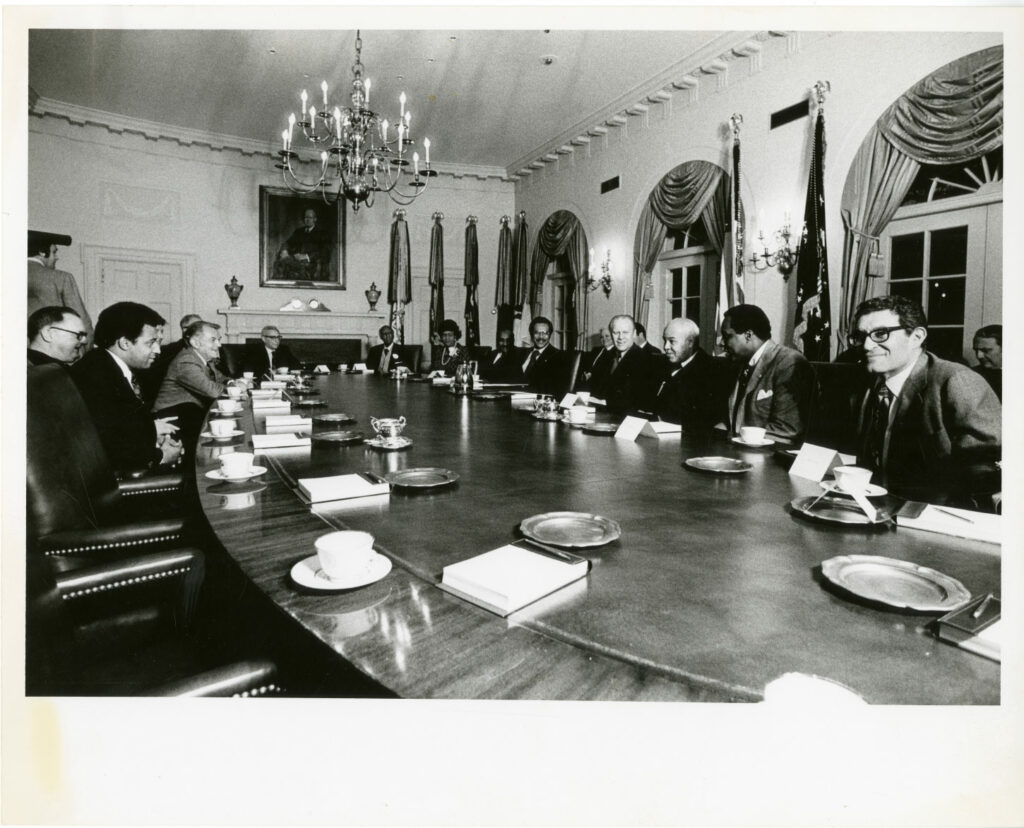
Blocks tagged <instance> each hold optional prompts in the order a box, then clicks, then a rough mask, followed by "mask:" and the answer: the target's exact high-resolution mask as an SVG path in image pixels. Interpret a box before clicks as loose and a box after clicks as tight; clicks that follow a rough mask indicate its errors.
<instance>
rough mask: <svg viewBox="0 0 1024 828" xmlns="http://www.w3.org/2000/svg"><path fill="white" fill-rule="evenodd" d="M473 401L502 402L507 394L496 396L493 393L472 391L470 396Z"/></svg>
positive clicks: (506, 397)
mask: <svg viewBox="0 0 1024 828" xmlns="http://www.w3.org/2000/svg"><path fill="white" fill-rule="evenodd" d="M471 396H472V397H473V399H474V400H504V399H508V394H497V393H495V392H493V391H474V392H473V394H472V395H471Z"/></svg>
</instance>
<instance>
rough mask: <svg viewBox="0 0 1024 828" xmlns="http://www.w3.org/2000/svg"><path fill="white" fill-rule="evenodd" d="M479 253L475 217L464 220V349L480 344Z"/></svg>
mask: <svg viewBox="0 0 1024 828" xmlns="http://www.w3.org/2000/svg"><path fill="white" fill-rule="evenodd" d="M479 259H480V255H479V251H478V249H477V241H476V216H469V217H468V218H467V219H466V256H465V259H464V265H465V276H464V278H463V284H465V286H466V309H465V312H464V313H463V316H464V317H465V319H466V347H472V346H474V345H479V344H480V308H479V306H478V304H477V298H476V289H477V285H479V284H480V266H479Z"/></svg>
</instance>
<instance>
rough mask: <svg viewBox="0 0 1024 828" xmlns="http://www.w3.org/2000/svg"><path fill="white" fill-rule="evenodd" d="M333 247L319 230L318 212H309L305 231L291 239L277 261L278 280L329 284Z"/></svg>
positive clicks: (306, 211) (303, 228)
mask: <svg viewBox="0 0 1024 828" xmlns="http://www.w3.org/2000/svg"><path fill="white" fill-rule="evenodd" d="M329 263H330V243H329V242H328V239H327V236H326V235H325V234H324V232H323V231H322V230H321V229H320V228H319V227H317V217H316V210H314V209H313V208H312V207H308V208H306V210H305V212H304V213H303V214H302V227H299V228H298V229H297V230H296V231H295V232H294V233H292V234H291V235H290V236H289V237H288V241H286V242H285V243H284V246H283V247H282V248H281V251H280V253H278V257H277V270H278V274H277V275H278V278H282V279H295V280H298V281H317V280H327V278H328V276H329V275H330V274H329V273H328V272H327V268H328V265H329Z"/></svg>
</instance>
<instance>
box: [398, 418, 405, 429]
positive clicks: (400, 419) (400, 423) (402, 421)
mask: <svg viewBox="0 0 1024 828" xmlns="http://www.w3.org/2000/svg"><path fill="white" fill-rule="evenodd" d="M398 425H399V427H400V428H405V417H399V418H398Z"/></svg>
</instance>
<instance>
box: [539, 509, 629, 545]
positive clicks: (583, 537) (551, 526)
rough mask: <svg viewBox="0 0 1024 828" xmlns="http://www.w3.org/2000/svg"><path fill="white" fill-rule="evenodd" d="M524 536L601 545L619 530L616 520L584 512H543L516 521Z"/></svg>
mask: <svg viewBox="0 0 1024 828" xmlns="http://www.w3.org/2000/svg"><path fill="white" fill-rule="evenodd" d="M519 531H521V532H522V533H523V534H524V535H526V537H528V538H532V539H533V540H535V541H540V542H541V543H550V544H551V545H553V546H574V547H584V546H604V544H606V543H611V542H612V541H613V540H615V539H616V538H618V537H619V536H620V535H621V534H622V528H621V527H620V526H619V524H618V523H617V522H616V521H614V520H611V519H610V518H606V517H601V515H591V514H587V513H586V512H545V513H544V514H542V515H534V516H533V517H528V518H526V520H524V521H523V522H522V523H520V524H519Z"/></svg>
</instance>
